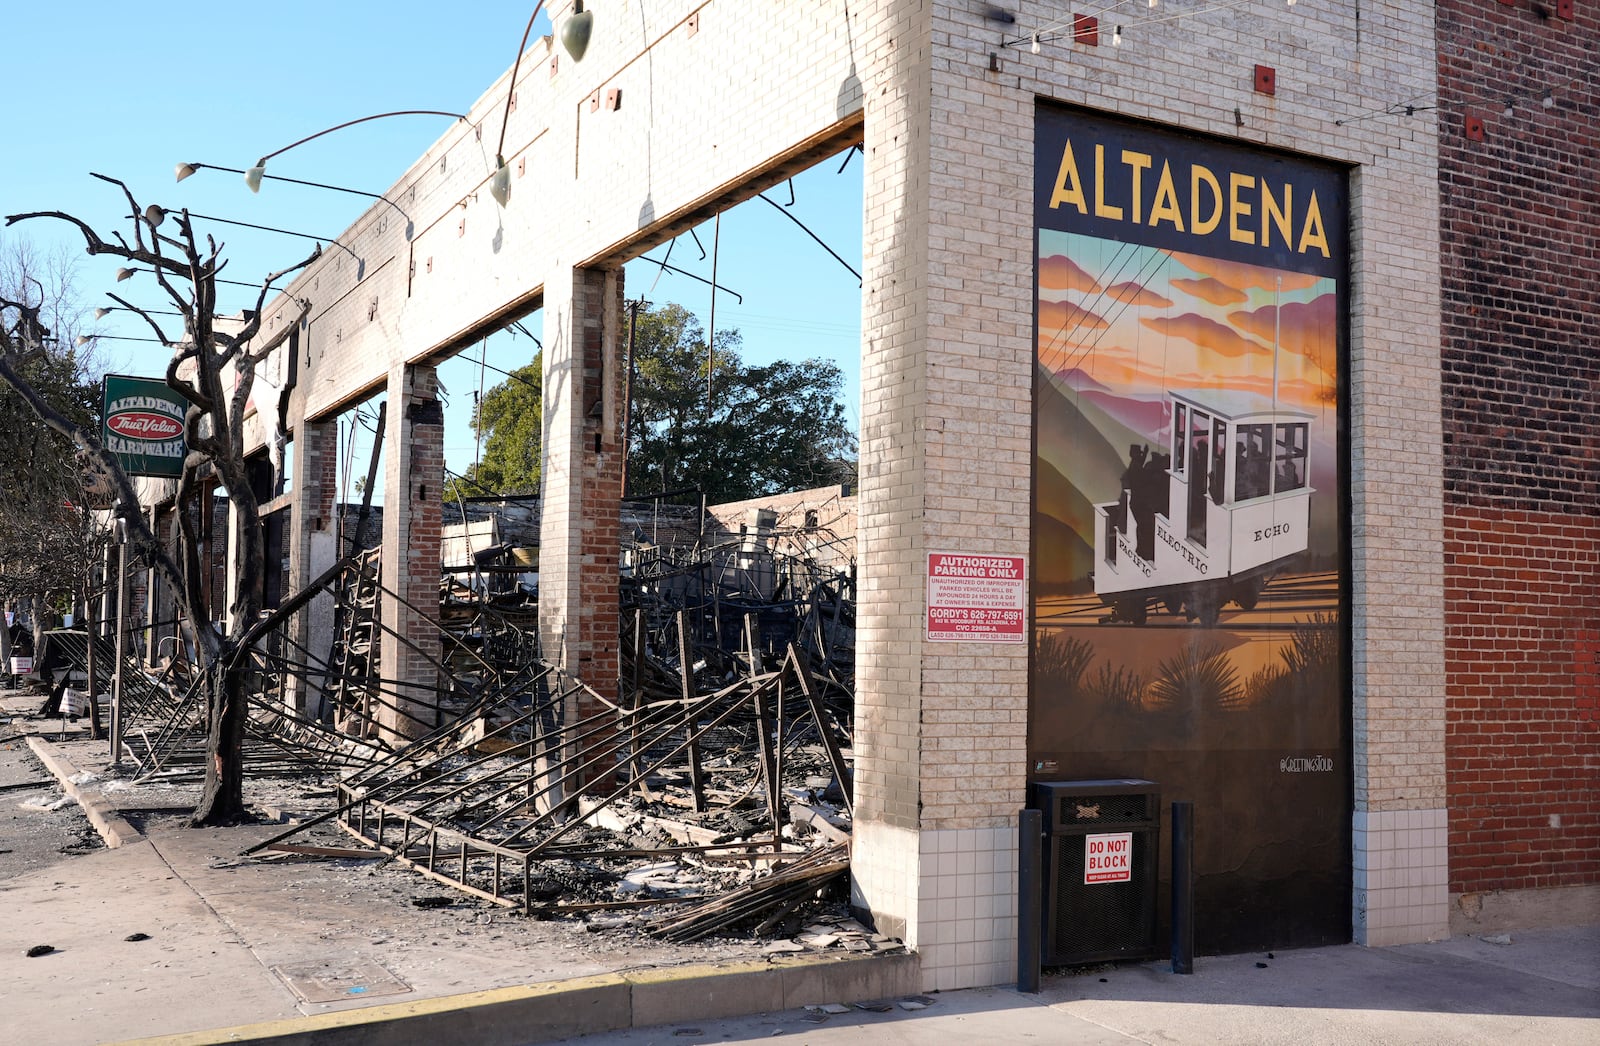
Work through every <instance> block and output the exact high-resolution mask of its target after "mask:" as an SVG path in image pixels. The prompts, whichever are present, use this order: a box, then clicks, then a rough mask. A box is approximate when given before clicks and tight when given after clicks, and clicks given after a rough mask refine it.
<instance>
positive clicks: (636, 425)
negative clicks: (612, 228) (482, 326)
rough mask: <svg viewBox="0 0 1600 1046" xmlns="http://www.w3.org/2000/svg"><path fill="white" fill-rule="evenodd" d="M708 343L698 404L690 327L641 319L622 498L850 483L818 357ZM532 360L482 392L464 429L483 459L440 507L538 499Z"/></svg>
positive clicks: (718, 496)
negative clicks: (709, 362) (765, 355)
mask: <svg viewBox="0 0 1600 1046" xmlns="http://www.w3.org/2000/svg"><path fill="white" fill-rule="evenodd" d="M716 342H717V351H716V355H715V363H714V367H715V370H714V374H713V380H712V383H711V398H710V402H709V405H708V402H707V397H706V335H705V330H704V328H702V327H701V326H700V321H699V320H698V319H696V318H695V316H694V314H693V313H691V312H689V310H687V309H685V308H684V307H683V306H681V305H666V306H663V307H661V308H658V309H651V310H647V311H641V312H640V313H639V319H638V325H637V328H636V331H635V334H634V348H633V360H634V380H633V412H632V416H631V420H630V423H629V438H628V446H629V450H628V454H629V459H628V493H630V494H650V493H656V492H660V491H667V490H681V489H684V488H688V487H699V488H700V489H702V490H704V491H705V493H706V496H707V497H708V498H709V499H710V500H711V501H713V502H720V501H740V500H743V499H746V498H754V497H760V496H762V495H764V494H774V493H779V492H782V491H787V490H805V489H808V488H810V487H820V486H827V485H829V484H833V483H849V482H853V481H854V479H855V454H856V441H855V436H854V435H853V434H852V433H851V432H850V429H849V426H848V425H847V424H846V423H845V409H844V404H842V403H840V402H839V391H840V389H841V388H842V387H843V385H844V377H843V375H842V374H841V373H840V371H839V368H838V367H837V366H836V365H835V364H833V363H831V362H828V361H826V360H806V361H804V362H801V363H789V362H787V361H780V362H777V363H771V364H767V365H765V366H760V367H749V366H746V365H745V364H744V362H743V361H742V360H741V359H740V355H739V350H740V347H741V345H742V339H741V338H740V335H739V332H738V331H736V330H721V331H718V332H717V335H716ZM540 363H541V358H540V356H539V355H535V356H534V359H533V362H532V363H530V364H528V365H527V366H526V367H522V368H520V369H518V370H517V371H515V372H513V373H514V377H512V378H509V379H507V380H506V381H504V382H502V383H501V384H499V385H496V386H495V387H494V388H493V389H491V390H490V391H489V392H487V393H486V394H485V395H484V397H483V402H482V403H480V404H479V405H478V407H477V409H476V410H475V411H474V412H473V421H472V424H473V429H474V431H476V432H477V433H478V434H479V436H481V437H482V438H483V440H484V443H483V455H482V459H481V460H480V461H479V463H478V464H477V465H475V466H473V467H472V468H470V469H468V470H467V475H466V477H465V478H464V479H462V480H452V481H451V483H450V484H449V485H448V486H447V487H446V488H445V498H446V499H447V500H453V499H454V498H455V497H456V496H457V495H458V494H459V495H461V496H467V497H470V496H472V495H476V494H524V493H536V492H537V491H538V489H539V474H540V471H539V457H540V448H541V438H540V433H541V428H540V426H541V424H542V420H543V412H542V410H541V400H540V394H541V385H540V372H539V368H540ZM708 406H709V409H708Z"/></svg>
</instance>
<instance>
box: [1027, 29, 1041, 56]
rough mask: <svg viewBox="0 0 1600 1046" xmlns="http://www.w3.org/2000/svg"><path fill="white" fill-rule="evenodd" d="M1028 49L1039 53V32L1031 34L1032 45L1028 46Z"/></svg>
mask: <svg viewBox="0 0 1600 1046" xmlns="http://www.w3.org/2000/svg"><path fill="white" fill-rule="evenodd" d="M1028 50H1030V51H1032V52H1033V53H1034V54H1038V53H1039V34H1038V33H1034V34H1033V46H1031V47H1029V48H1028Z"/></svg>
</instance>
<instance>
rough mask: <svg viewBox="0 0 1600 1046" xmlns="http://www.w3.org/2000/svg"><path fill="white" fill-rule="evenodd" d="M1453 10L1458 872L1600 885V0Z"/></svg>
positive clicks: (1453, 642)
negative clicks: (1599, 60) (1570, 8)
mask: <svg viewBox="0 0 1600 1046" xmlns="http://www.w3.org/2000/svg"><path fill="white" fill-rule="evenodd" d="M1436 11H1437V17H1438V46H1439V77H1440V84H1439V113H1438V116H1439V137H1440V142H1439V165H1440V171H1439V183H1440V184H1439V189H1440V219H1441V237H1442V242H1441V252H1442V258H1441V262H1442V269H1443V287H1442V291H1443V332H1444V344H1443V356H1442V365H1443V410H1444V424H1445V455H1446V472H1445V534H1446V538H1445V554H1446V560H1445V590H1446V606H1445V649H1446V655H1447V663H1448V670H1447V697H1448V702H1449V710H1448V716H1447V728H1446V759H1447V768H1448V773H1449V786H1448V787H1449V807H1450V820H1449V826H1450V828H1449V833H1450V834H1449V847H1450V889H1451V890H1452V891H1454V892H1466V891H1482V890H1495V889H1526V888H1536V887H1550V886H1568V885H1576V884H1585V883H1596V882H1600V683H1597V669H1596V654H1597V646H1600V642H1597V637H1600V406H1597V404H1600V274H1597V273H1600V251H1597V240H1596V233H1595V228H1594V226H1595V223H1596V216H1597V215H1600V162H1597V160H1596V157H1597V156H1600V135H1597V133H1596V131H1595V119H1596V111H1597V98H1600V90H1597V84H1600V67H1597V66H1596V63H1595V53H1594V47H1595V40H1596V37H1597V30H1600V21H1597V14H1600V3H1597V2H1596V0H1577V3H1576V4H1575V5H1574V15H1575V17H1574V18H1573V19H1572V20H1567V19H1564V18H1562V17H1560V15H1559V14H1558V12H1557V5H1556V4H1555V3H1554V2H1553V0H1552V2H1550V3H1548V4H1546V3H1533V2H1530V0H1516V2H1513V3H1503V2H1501V0H1440V3H1439V4H1438V5H1437V8H1436ZM1547 89H1548V90H1549V93H1550V101H1551V105H1550V106H1548V107H1546V106H1545V105H1544V104H1543V102H1544V96H1545V92H1546V90H1547ZM1508 104H1509V106H1510V109H1511V112H1510V115H1507V114H1506V108H1507V106H1508ZM1472 120H1477V121H1480V122H1481V127H1482V140H1474V137H1473V134H1472V133H1471V132H1472V131H1474V130H1475V128H1472V127H1470V126H1469V122H1470V121H1472Z"/></svg>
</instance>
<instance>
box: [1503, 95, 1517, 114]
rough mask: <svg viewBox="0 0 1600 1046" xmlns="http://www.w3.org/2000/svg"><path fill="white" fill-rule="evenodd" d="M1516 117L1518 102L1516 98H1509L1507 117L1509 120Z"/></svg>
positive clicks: (1507, 101) (1507, 100)
mask: <svg viewBox="0 0 1600 1046" xmlns="http://www.w3.org/2000/svg"><path fill="white" fill-rule="evenodd" d="M1515 115H1517V100H1516V99H1515V98H1507V99H1506V116H1507V117H1508V118H1509V117H1512V116H1515Z"/></svg>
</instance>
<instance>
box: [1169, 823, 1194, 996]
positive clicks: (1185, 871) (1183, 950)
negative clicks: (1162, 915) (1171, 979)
mask: <svg viewBox="0 0 1600 1046" xmlns="http://www.w3.org/2000/svg"><path fill="white" fill-rule="evenodd" d="M1172 972H1173V973H1193V972H1194V804H1193V803H1191V802H1177V803H1173V804H1172Z"/></svg>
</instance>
